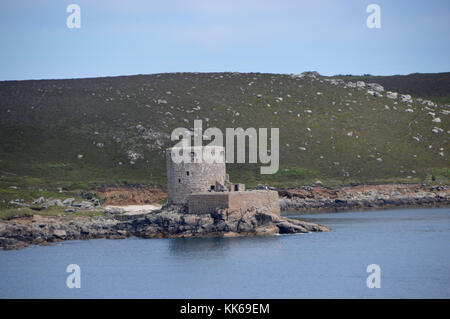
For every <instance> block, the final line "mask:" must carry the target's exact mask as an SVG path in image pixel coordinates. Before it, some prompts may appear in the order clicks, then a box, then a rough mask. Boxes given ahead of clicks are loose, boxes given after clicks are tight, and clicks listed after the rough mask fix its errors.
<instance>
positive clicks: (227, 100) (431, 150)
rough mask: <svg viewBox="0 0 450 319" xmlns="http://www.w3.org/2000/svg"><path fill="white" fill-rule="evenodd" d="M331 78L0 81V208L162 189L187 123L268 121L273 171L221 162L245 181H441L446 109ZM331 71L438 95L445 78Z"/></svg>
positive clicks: (443, 95) (444, 98)
mask: <svg viewBox="0 0 450 319" xmlns="http://www.w3.org/2000/svg"><path fill="white" fill-rule="evenodd" d="M333 78H336V77H322V76H320V75H317V76H315V77H310V76H304V77H296V76H290V75H282V74H261V73H245V74H244V73H170V74H155V75H137V76H123V77H108V78H95V79H94V78H93V79H74V80H42V81H8V82H0V121H1V122H0V124H1V125H0V134H1V137H2V138H1V139H0V208H14V206H11V205H10V204H8V203H9V201H10V200H15V199H25V200H26V201H29V200H32V199H36V198H38V197H40V196H44V197H45V198H49V197H52V198H66V197H69V196H71V197H77V196H80V192H81V191H89V190H91V189H92V188H93V187H95V186H97V185H104V184H153V185H160V186H164V185H165V183H166V175H165V174H166V170H165V159H164V150H165V148H166V147H170V146H172V145H173V144H174V142H171V141H170V134H171V132H172V130H173V129H174V128H177V127H186V128H188V129H192V126H193V121H194V119H202V120H203V129H206V128H208V127H218V128H220V129H221V130H222V131H225V128H227V127H233V128H236V127H243V128H244V129H245V128H249V127H255V128H261V127H266V128H271V127H278V128H280V168H281V169H280V171H279V172H278V173H277V174H275V175H272V176H270V175H261V174H260V173H259V167H260V166H261V165H260V164H251V165H243V164H229V165H227V169H228V171H229V173H230V178H231V180H232V181H234V182H244V183H246V184H247V185H248V186H249V187H252V186H256V185H258V184H269V185H273V186H286V187H287V186H298V185H305V184H306V185H308V184H312V183H314V182H315V181H316V180H320V181H322V183H323V184H325V185H342V184H349V183H361V182H364V183H377V182H380V181H391V182H403V181H405V182H414V181H419V182H420V181H432V176H434V180H433V181H435V182H438V183H448V182H449V175H448V169H449V162H448V159H447V156H448V155H447V152H448V131H450V126H449V121H448V115H444V114H443V113H441V111H443V110H444V109H445V110H448V107H444V106H440V107H437V108H435V109H434V112H435V113H436V117H439V118H440V120H441V122H439V123H436V122H432V119H433V117H431V116H430V115H429V114H428V112H429V111H428V110H427V109H425V105H424V104H421V103H419V102H417V101H414V102H413V103H406V102H401V100H400V99H397V100H392V99H388V98H386V97H375V96H372V95H370V94H368V93H367V90H366V89H358V88H349V87H347V88H344V86H343V85H332V84H331V83H330V81H329V80H330V79H333ZM339 78H342V79H343V80H344V81H346V82H348V81H358V80H364V81H366V82H375V83H380V84H381V85H383V86H384V87H385V89H386V90H391V91H397V92H400V93H408V94H411V95H412V96H415V97H425V98H427V97H428V98H430V99H432V100H434V101H435V102H441V103H442V102H445V103H448V101H450V91H449V88H450V85H449V79H450V73H439V74H412V75H408V76H392V77H379V76H367V75H366V76H345V77H339ZM407 109H412V110H413V112H409V111H406V110H407ZM435 126H437V127H439V128H440V129H442V131H441V132H439V133H434V132H432V130H433V128H434V127H435ZM205 144H207V142H205ZM441 149H443V150H442V151H441ZM440 153H442V155H441V154H440ZM436 168H440V169H436ZM58 188H61V189H63V190H64V192H62V193H60V192H59V191H58Z"/></svg>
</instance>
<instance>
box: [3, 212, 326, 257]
mask: <svg viewBox="0 0 450 319" xmlns="http://www.w3.org/2000/svg"><path fill="white" fill-rule="evenodd" d="M315 231H317V232H322V231H330V228H328V227H326V226H322V225H317V224H313V223H307V222H303V221H300V220H296V219H291V218H286V217H280V216H277V215H275V214H272V213H270V212H268V211H261V210H258V211H257V210H253V209H250V210H248V211H245V212H236V211H228V210H223V209H222V210H217V211H216V212H215V213H213V214H205V215H192V214H186V211H185V208H183V207H178V206H169V207H164V208H162V209H161V210H158V211H153V212H150V213H144V214H141V215H134V216H130V215H121V214H117V215H110V216H108V215H105V216H102V217H81V216H77V217H75V216H61V217H48V216H45V217H44V216H40V215H34V216H33V217H28V218H16V219H12V220H9V221H1V222H0V247H2V248H3V249H5V250H9V249H21V248H24V247H27V246H28V245H31V244H33V245H49V244H51V243H55V242H59V241H63V240H76V239H93V238H109V239H121V238H126V237H132V236H135V237H141V238H178V237H183V238H188V237H205V236H217V237H238V236H264V235H273V234H290V233H308V232H315Z"/></svg>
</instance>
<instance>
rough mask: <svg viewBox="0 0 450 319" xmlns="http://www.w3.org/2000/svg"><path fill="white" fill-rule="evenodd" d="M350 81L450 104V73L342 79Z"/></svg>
mask: <svg viewBox="0 0 450 319" xmlns="http://www.w3.org/2000/svg"><path fill="white" fill-rule="evenodd" d="M340 78H342V79H345V80H348V81H366V82H375V83H379V84H381V85H382V86H384V88H385V89H387V90H390V91H395V92H399V93H403V94H411V95H412V96H414V97H419V98H420V97H421V98H425V99H429V100H431V101H433V102H435V103H437V104H450V94H449V90H450V72H443V73H412V74H408V75H392V76H370V75H367V76H354V75H349V76H345V77H340Z"/></svg>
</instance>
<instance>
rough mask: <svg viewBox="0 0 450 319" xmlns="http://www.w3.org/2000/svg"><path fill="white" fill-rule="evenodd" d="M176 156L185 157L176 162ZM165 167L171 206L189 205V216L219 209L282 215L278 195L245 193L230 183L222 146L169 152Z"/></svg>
mask: <svg viewBox="0 0 450 319" xmlns="http://www.w3.org/2000/svg"><path fill="white" fill-rule="evenodd" d="M177 152H178V153H177ZM183 152H184V153H183ZM174 154H177V155H180V154H184V156H185V157H184V160H183V161H180V162H179V161H175V160H174V159H173V155H174ZM186 154H187V156H186ZM208 157H209V159H210V160H207V159H208ZM166 164H167V189H168V203H169V204H173V205H187V206H188V212H189V213H190V214H208V213H213V212H214V211H215V210H216V209H218V208H224V209H230V210H238V211H245V210H247V209H250V208H256V209H258V208H264V209H268V210H269V211H271V212H272V213H274V214H277V215H279V214H280V205H279V202H278V193H277V192H275V191H270V190H255V191H246V190H245V185H244V184H233V183H231V182H230V180H229V176H228V174H227V173H226V166H225V149H224V147H223V146H193V147H188V148H182V147H172V148H168V149H167V150H166Z"/></svg>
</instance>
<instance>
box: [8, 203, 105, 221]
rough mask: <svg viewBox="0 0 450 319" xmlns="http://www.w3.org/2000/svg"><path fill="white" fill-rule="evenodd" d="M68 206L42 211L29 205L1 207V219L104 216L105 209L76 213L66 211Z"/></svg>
mask: <svg viewBox="0 0 450 319" xmlns="http://www.w3.org/2000/svg"><path fill="white" fill-rule="evenodd" d="M66 209H67V207H59V206H53V207H49V208H46V209H43V210H40V211H35V210H32V209H30V208H28V207H19V208H5V209H0V219H6V220H9V219H12V218H18V217H32V216H33V215H40V216H91V217H93V216H103V214H104V213H103V211H77V212H74V213H66V212H65V210H66Z"/></svg>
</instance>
